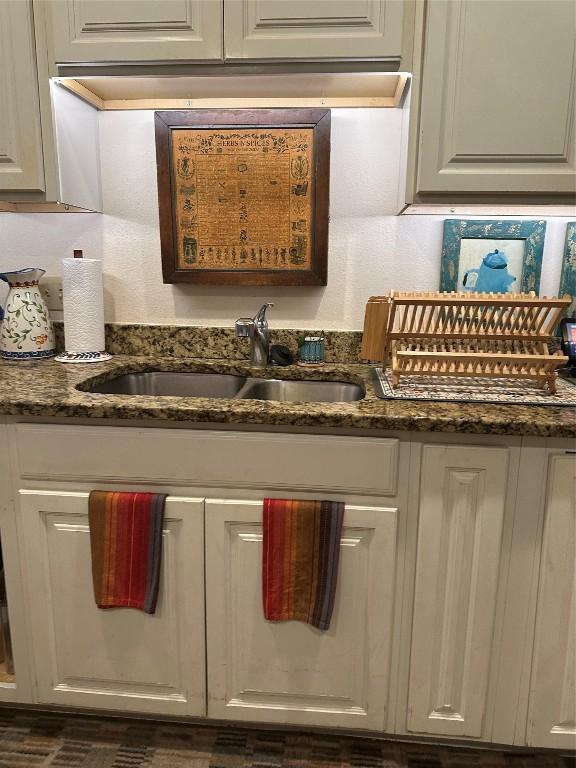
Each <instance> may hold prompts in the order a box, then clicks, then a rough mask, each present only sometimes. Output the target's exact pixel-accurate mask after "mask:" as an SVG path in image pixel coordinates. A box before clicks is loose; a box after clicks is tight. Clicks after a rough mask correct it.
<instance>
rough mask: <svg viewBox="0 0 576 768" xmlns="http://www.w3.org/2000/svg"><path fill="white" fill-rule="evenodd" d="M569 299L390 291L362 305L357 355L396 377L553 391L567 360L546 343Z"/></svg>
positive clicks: (524, 295) (497, 294)
mask: <svg viewBox="0 0 576 768" xmlns="http://www.w3.org/2000/svg"><path fill="white" fill-rule="evenodd" d="M570 303H571V298H570V297H569V296H564V297H563V298H546V297H544V298H537V297H536V296H535V295H534V294H533V293H528V294H522V293H516V294H509V293H474V294H471V293H396V292H391V293H390V294H389V295H388V296H373V297H372V298H370V299H369V301H368V304H367V305H366V316H365V320H364V336H363V339H362V357H363V359H365V360H371V361H375V362H379V363H381V364H382V366H383V367H385V365H386V363H387V361H388V359H390V361H391V368H392V386H393V387H394V388H396V387H397V386H398V384H399V381H400V377H401V376H467V377H478V376H481V377H487V378H493V377H498V378H507V379H508V378H510V379H513V378H518V379H535V380H536V381H537V382H538V384H539V385H540V386H542V387H543V386H545V385H546V384H548V389H549V391H550V393H552V394H554V393H555V392H556V368H558V367H559V366H561V365H563V364H565V363H566V362H567V360H568V358H567V357H565V356H564V355H562V354H561V353H560V352H558V353H557V354H550V351H549V349H548V343H547V342H548V341H549V340H550V338H551V337H552V334H553V332H554V329H555V328H556V326H557V325H558V322H559V320H560V318H561V316H562V314H563V312H564V311H565V309H566V308H567V307H569V306H570Z"/></svg>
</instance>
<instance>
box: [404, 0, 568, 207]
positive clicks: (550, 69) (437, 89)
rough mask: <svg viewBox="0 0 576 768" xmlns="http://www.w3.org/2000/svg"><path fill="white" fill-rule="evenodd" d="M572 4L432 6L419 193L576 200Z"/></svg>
mask: <svg viewBox="0 0 576 768" xmlns="http://www.w3.org/2000/svg"><path fill="white" fill-rule="evenodd" d="M575 75H576V60H575V35H574V6H573V4H572V3H571V2H566V0H500V2H481V1H480V0H434V2H430V3H428V6H427V20H426V33H425V55H424V63H423V77H422V100H421V121H420V150H419V159H418V167H419V168H418V181H417V186H418V192H420V193H423V194H425V193H434V192H454V193H457V192H461V193H467V192H468V193H474V192H480V193H489V192H502V193H509V192H516V193H527V194H533V193H559V194H570V195H573V194H574V173H575V172H576V163H575V145H576V137H575V133H574V132H575V117H574V115H575V105H574V82H575Z"/></svg>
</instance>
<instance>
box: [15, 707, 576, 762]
mask: <svg viewBox="0 0 576 768" xmlns="http://www.w3.org/2000/svg"><path fill="white" fill-rule="evenodd" d="M575 764H576V763H575V762H574V758H573V757H566V756H562V755H559V754H550V753H549V752H547V753H532V752H530V753H527V752H521V753H519V752H516V753H503V752H497V751H493V750H475V749H464V748H462V747H431V746H429V745H422V744H418V745H414V744H401V743H398V742H394V741H381V740H373V739H363V738H350V737H345V736H342V737H330V736H324V735H322V736H320V735H313V734H305V733H295V732H285V733H282V732H278V731H258V730H242V729H237V728H219V727H210V726H204V725H202V726H199V725H188V724H174V723H152V722H146V721H129V720H116V719H112V718H110V719H105V718H101V717H86V716H67V715H52V714H50V715H48V714H39V713H30V712H22V711H14V710H10V709H0V768H39V767H40V766H42V767H43V766H50V767H51V768H574V765H575Z"/></svg>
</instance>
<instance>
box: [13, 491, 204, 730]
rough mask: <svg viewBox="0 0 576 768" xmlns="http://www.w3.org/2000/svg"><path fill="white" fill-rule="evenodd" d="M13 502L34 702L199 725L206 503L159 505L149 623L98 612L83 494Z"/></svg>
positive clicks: (118, 612)
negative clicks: (158, 553)
mask: <svg viewBox="0 0 576 768" xmlns="http://www.w3.org/2000/svg"><path fill="white" fill-rule="evenodd" d="M20 502H21V504H20V512H21V516H20V517H21V519H20V525H21V534H22V542H23V545H24V548H25V557H24V561H23V563H24V565H23V571H24V579H25V584H26V589H27V597H28V604H29V611H30V623H31V627H32V635H33V655H34V667H35V675H36V680H37V687H38V688H37V699H38V701H39V702H41V703H47V704H60V705H70V706H83V707H94V708H101V709H110V710H124V711H133V712H148V713H158V714H170V715H199V716H201V715H205V641H204V575H203V573H204V556H203V545H204V541H203V539H204V536H203V509H204V505H203V500H201V499H188V498H170V497H169V498H168V499H167V501H166V510H165V520H164V531H163V555H162V570H161V577H160V593H159V599H158V605H157V609H156V612H155V614H154V615H147V614H145V613H143V612H142V611H139V610H135V609H133V608H115V609H106V610H101V609H99V608H97V607H96V605H95V603H94V593H93V587H92V574H91V554H90V533H89V527H88V494H87V493H68V492H58V491H27V490H24V491H20Z"/></svg>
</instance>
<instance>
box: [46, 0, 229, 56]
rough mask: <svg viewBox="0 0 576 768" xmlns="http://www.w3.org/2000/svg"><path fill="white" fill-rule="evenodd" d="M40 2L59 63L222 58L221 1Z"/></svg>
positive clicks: (71, 0) (116, 0) (68, 0)
mask: <svg viewBox="0 0 576 768" xmlns="http://www.w3.org/2000/svg"><path fill="white" fill-rule="evenodd" d="M37 1H38V0H37ZM42 2H49V3H50V5H49V8H50V12H51V40H52V48H53V50H52V55H53V57H54V60H55V61H56V62H57V63H67V62H80V61H89V62H100V61H101V62H120V63H121V62H127V61H171V60H181V59H188V60H193V59H221V58H222V0H161V2H158V0H42Z"/></svg>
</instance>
